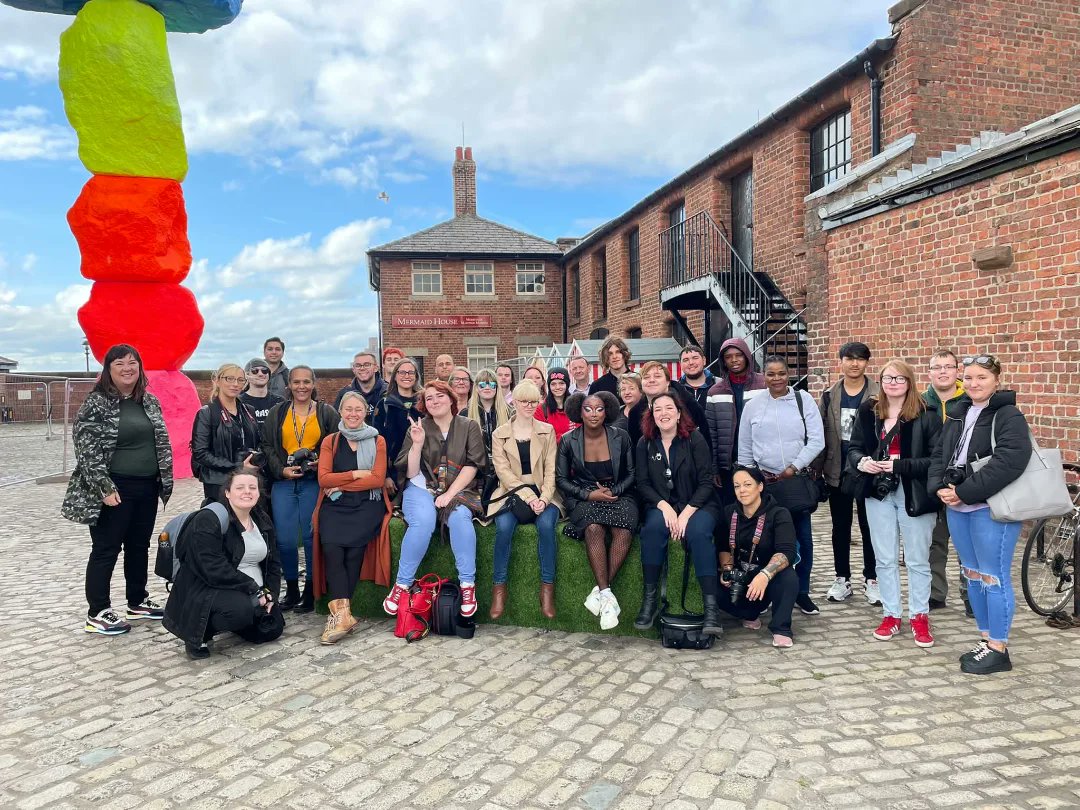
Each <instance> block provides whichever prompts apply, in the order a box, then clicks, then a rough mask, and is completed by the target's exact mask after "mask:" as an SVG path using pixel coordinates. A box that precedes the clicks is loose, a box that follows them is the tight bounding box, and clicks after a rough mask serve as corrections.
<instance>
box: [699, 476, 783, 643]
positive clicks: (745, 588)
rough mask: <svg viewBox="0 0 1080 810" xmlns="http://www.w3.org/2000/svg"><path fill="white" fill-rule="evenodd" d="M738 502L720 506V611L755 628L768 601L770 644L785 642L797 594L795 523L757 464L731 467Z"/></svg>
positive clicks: (757, 626) (759, 622)
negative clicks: (770, 492)
mask: <svg viewBox="0 0 1080 810" xmlns="http://www.w3.org/2000/svg"><path fill="white" fill-rule="evenodd" d="M732 478H733V480H734V482H735V499H736V501H737V503H734V504H732V505H731V506H725V507H724V509H723V511H722V513H721V518H720V526H721V528H720V536H721V538H722V537H723V536H724V535H725V534H726V535H727V544H726V546H725V545H724V544H723V542H722V541H721V546H720V586H721V587H720V588H719V590H718V594H717V595H718V602H719V605H720V609H721V610H722V611H724V612H725V613H730V614H731V615H732V616H736V617H737V618H740V619H742V624H743V627H745V628H746V629H748V630H760V629H761V619H759V618H758V616H760V615H761V613H762V612H763V611H764V610H765V608H767V607H769V606H770V605H771V606H772V613H771V614H770V616H769V632H771V633H772V639H773V646H774V647H790V646H791V645H792V644H793V643H794V642H793V641H792V635H791V611H792V609H793V608H794V606H795V597H796V596H798V594H799V577H798V575H796V573H795V561H796V554H795V524H794V523H793V522H792V520H791V514H790V513H789V512H788V510H787V509H785V508H784V507H782V506H780V505H779V504H778V503H777V502H776V501H775V499H773V497H772V496H771V495H766V494H764V493H765V476H764V475H763V474H762V472H761V470H759V469H758V468H756V467H736V468H735V474H734V475H733V477H732Z"/></svg>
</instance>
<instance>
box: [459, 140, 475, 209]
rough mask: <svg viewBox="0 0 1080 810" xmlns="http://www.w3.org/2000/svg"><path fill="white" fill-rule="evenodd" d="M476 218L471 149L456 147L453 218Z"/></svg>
mask: <svg viewBox="0 0 1080 810" xmlns="http://www.w3.org/2000/svg"><path fill="white" fill-rule="evenodd" d="M466 214H469V215H472V216H476V164H475V163H473V159H472V147H471V146H466V147H460V146H459V147H457V151H456V153H455V155H454V216H455V217H460V216H465V215H466Z"/></svg>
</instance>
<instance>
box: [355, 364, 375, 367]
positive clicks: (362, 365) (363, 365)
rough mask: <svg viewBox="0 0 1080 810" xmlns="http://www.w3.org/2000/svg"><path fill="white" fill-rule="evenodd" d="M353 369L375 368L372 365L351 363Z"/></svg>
mask: <svg viewBox="0 0 1080 810" xmlns="http://www.w3.org/2000/svg"><path fill="white" fill-rule="evenodd" d="M352 367H353V368H375V364H374V363H353V364H352Z"/></svg>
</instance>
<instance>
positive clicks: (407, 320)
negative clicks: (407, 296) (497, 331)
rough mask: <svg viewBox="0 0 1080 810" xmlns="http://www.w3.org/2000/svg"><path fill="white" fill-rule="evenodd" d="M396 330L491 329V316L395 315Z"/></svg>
mask: <svg viewBox="0 0 1080 810" xmlns="http://www.w3.org/2000/svg"><path fill="white" fill-rule="evenodd" d="M391 326H392V327H393V328H394V329H490V328H491V316H490V315H394V316H393V317H392V319H391Z"/></svg>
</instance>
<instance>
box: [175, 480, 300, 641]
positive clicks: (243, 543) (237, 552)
mask: <svg viewBox="0 0 1080 810" xmlns="http://www.w3.org/2000/svg"><path fill="white" fill-rule="evenodd" d="M221 489H222V496H223V501H222V502H223V503H224V504H225V507H226V509H227V510H228V512H229V527H228V529H227V531H226V532H225V535H224V537H223V536H222V534H221V522H220V520H219V519H218V516H217V515H216V514H214V512H213V511H211V510H210V509H201V510H199V512H197V513H196V514H195V515H193V516H192V517H191V519H190V521H189V523H188V524H187V525H185V527H184V532H183V537H184V542H183V543H181V544H180V545H179V546H178V547H177V549H176V553H177V559H178V560H179V562H180V570H179V572H178V573H177V575H176V581H175V582H174V583H173V589H172V592H171V593H170V594H169V601H168V603H166V605H165V620H164V626H165V629H166V630H168V631H169V632H170V633H172V634H173V635H174V636H176V637H177V638H179V639H181V640H182V641H183V642H184V649H185V650H186V651H187V654H188V657H189V658H206V657H208V656H209V655H210V648H209V647H208V646H207V642H209V641H210V639H212V638H213V637H214V636H216V635H217V634H219V633H224V632H227V631H231V632H233V633H236V634H237V635H238V636H240V637H241V638H242V639H244V640H245V641H251V642H254V643H255V644H262V643H263V642H265V641H273V640H274V639H276V638H277V637H278V636H280V635H281V633H282V631H283V630H284V629H285V619H284V617H283V616H282V614H281V607H280V606H279V605H278V603H277V600H276V598H275V597H276V595H277V592H278V588H279V587H281V563H280V561H279V560H278V550H277V543H276V542H275V540H274V524H273V523H271V522H270V518H269V517H268V516H267V515H266V514H264V513H263V512H262V511H261V510H259V509H258V508H257V506H258V503H259V479H258V477H257V476H256V475H255V474H254V473H252V472H250V471H244V470H237V471H234V472H231V473H229V475H228V476H227V477H226V478H225V481H224V483H223V484H222V487H221Z"/></svg>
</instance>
